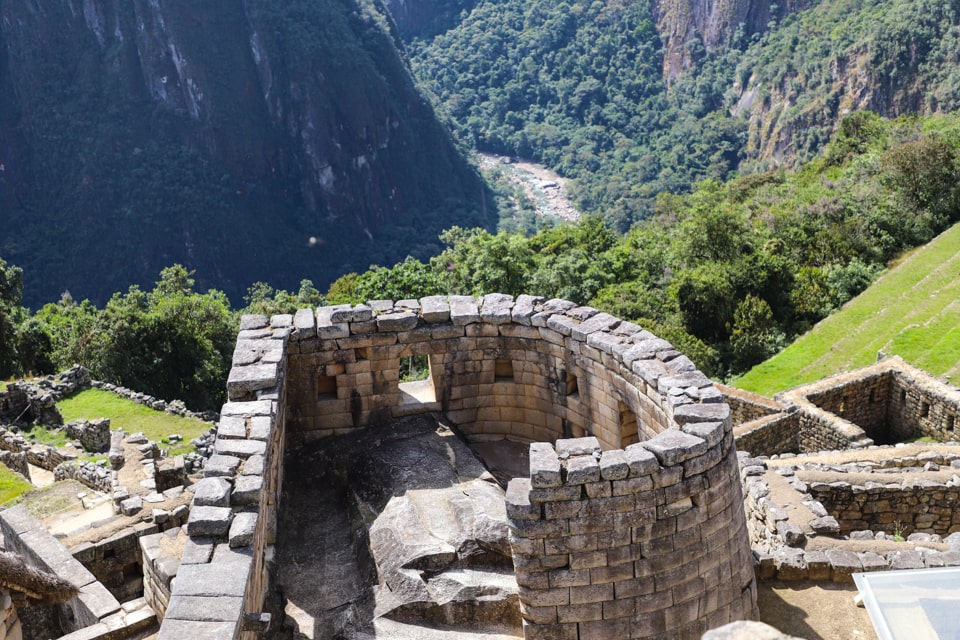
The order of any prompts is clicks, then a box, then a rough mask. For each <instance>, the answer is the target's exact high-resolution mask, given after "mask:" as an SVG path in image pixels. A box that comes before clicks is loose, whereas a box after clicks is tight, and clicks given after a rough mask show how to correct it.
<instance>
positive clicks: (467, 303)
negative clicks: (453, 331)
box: [449, 296, 480, 326]
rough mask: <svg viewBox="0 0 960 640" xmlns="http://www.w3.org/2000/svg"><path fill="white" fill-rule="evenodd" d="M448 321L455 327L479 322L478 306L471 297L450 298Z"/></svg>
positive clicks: (475, 300)
mask: <svg viewBox="0 0 960 640" xmlns="http://www.w3.org/2000/svg"><path fill="white" fill-rule="evenodd" d="M449 303H450V320H451V321H452V322H453V324H455V325H457V326H464V325H468V324H471V323H473V322H480V305H479V303H478V302H477V299H476V298H474V297H473V296H450V300H449Z"/></svg>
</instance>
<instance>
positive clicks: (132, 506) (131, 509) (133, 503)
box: [120, 496, 143, 516]
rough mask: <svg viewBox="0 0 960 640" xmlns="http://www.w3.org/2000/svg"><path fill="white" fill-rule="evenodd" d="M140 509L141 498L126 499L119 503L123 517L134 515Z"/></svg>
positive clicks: (141, 506)
mask: <svg viewBox="0 0 960 640" xmlns="http://www.w3.org/2000/svg"><path fill="white" fill-rule="evenodd" d="M141 509H143V498H141V497H140V496H133V497H132V498H127V499H126V500H123V501H122V502H121V503H120V513H122V514H123V515H125V516H132V515H136V514H137V513H140V510H141Z"/></svg>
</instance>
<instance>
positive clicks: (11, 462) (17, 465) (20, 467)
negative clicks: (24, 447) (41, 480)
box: [0, 451, 30, 481]
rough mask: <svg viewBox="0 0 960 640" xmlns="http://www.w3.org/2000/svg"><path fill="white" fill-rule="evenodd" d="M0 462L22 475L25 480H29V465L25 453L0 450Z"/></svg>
mask: <svg viewBox="0 0 960 640" xmlns="http://www.w3.org/2000/svg"><path fill="white" fill-rule="evenodd" d="M0 464H2V465H4V466H6V467H7V468H8V469H10V470H11V471H13V472H15V473H19V474H20V475H22V476H23V477H24V478H25V479H26V480H27V481H29V480H30V466H29V465H28V464H27V454H26V453H24V452H22V451H20V452H17V453H14V452H13V451H0Z"/></svg>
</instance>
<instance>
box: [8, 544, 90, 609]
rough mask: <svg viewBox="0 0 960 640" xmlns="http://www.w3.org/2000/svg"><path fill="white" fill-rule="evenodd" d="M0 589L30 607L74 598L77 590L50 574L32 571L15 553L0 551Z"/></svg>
mask: <svg viewBox="0 0 960 640" xmlns="http://www.w3.org/2000/svg"><path fill="white" fill-rule="evenodd" d="M0 589H7V590H9V591H11V592H12V595H13V596H15V600H16V599H18V598H16V596H18V595H19V596H21V598H19V599H25V600H26V601H27V603H28V604H30V605H38V604H57V603H58V602H63V601H64V600H69V599H70V598H73V597H75V596H76V595H77V594H78V593H79V591H78V589H77V588H76V587H75V586H73V585H72V584H70V583H69V582H67V581H66V580H64V579H63V578H60V577H57V576H55V575H53V574H52V573H47V572H45V571H40V570H39V569H34V568H33V567H31V566H29V565H28V564H27V563H26V562H24V560H23V558H22V557H21V556H19V555H17V554H15V553H9V552H6V551H0Z"/></svg>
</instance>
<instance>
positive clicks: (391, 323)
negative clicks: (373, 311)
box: [377, 311, 418, 331]
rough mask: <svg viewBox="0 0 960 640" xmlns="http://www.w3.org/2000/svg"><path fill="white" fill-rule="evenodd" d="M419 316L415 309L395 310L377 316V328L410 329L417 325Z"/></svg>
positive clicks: (389, 329) (388, 329)
mask: <svg viewBox="0 0 960 640" xmlns="http://www.w3.org/2000/svg"><path fill="white" fill-rule="evenodd" d="M417 321H418V317H417V314H416V312H414V311H395V312H393V313H385V314H380V315H378V316H377V328H378V329H379V330H380V331H410V330H411V329H415V328H416V326H417Z"/></svg>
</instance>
